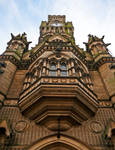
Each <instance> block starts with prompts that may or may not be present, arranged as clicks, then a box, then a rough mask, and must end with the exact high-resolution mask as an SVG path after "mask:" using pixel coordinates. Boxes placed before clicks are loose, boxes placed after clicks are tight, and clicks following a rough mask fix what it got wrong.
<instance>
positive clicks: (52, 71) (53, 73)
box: [49, 62, 57, 76]
mask: <svg viewBox="0 0 115 150" xmlns="http://www.w3.org/2000/svg"><path fill="white" fill-rule="evenodd" d="M56 71H57V67H56V63H55V62H52V63H51V64H50V68H49V75H50V76H56Z"/></svg>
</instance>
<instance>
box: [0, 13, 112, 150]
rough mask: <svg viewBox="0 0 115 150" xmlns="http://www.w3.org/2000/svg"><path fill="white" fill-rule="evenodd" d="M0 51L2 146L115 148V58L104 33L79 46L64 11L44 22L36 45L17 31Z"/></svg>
mask: <svg viewBox="0 0 115 150" xmlns="http://www.w3.org/2000/svg"><path fill="white" fill-rule="evenodd" d="M11 37H12V39H11V40H10V41H9V42H8V47H7V49H6V51H5V52H4V53H3V54H2V55H1V56H0V146H1V149H3V150H9V149H10V150H22V149H23V150H26V149H28V150H105V149H106V150H114V146H115V110H114V109H115V73H114V72H115V70H114V69H115V58H113V57H112V56H111V55H110V54H109V51H108V49H107V46H108V45H109V44H105V43H104V41H103V39H104V36H103V37H102V38H98V37H96V36H93V35H89V39H88V43H84V44H85V45H86V51H84V50H83V49H81V48H80V47H79V46H77V45H76V43H75V39H74V27H73V25H72V22H66V18H65V16H55V15H54V16H48V22H46V21H42V23H41V26H40V37H39V42H38V44H37V45H36V46H35V47H33V48H32V49H31V50H28V46H29V44H30V42H28V41H27V38H26V34H25V33H23V34H22V35H20V34H19V35H17V36H14V35H13V34H11Z"/></svg>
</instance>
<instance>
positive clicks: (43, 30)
mask: <svg viewBox="0 0 115 150" xmlns="http://www.w3.org/2000/svg"><path fill="white" fill-rule="evenodd" d="M73 32H74V27H73V24H72V22H66V20H65V16H60V15H58V16H56V15H49V16H48V22H47V21H42V23H41V25H40V41H43V40H44V39H45V40H46V39H47V37H48V36H51V35H54V34H62V35H65V36H67V37H68V38H72V39H73Z"/></svg>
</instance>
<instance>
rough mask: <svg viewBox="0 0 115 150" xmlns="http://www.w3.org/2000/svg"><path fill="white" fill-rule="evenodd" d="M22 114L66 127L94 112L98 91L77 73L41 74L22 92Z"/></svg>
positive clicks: (38, 120) (40, 122)
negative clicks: (44, 75)
mask: <svg viewBox="0 0 115 150" xmlns="http://www.w3.org/2000/svg"><path fill="white" fill-rule="evenodd" d="M19 107H20V110H21V112H22V114H23V115H24V116H26V117H28V118H29V119H31V120H34V121H35V122H36V123H37V124H41V125H45V126H46V127H47V128H49V129H51V130H57V128H58V120H60V129H61V130H67V129H69V128H70V127H71V126H73V125H80V124H82V122H83V121H85V120H87V119H89V118H90V117H92V116H94V115H95V113H96V111H97V109H98V102H97V97H96V95H95V94H94V93H93V92H92V90H90V89H89V88H88V87H87V86H85V85H84V84H83V83H81V82H80V81H79V80H78V79H77V78H76V77H66V78H65V77H41V78H39V79H38V80H37V81H36V82H34V83H33V84H31V85H30V86H29V87H28V88H27V89H25V90H24V91H23V92H22V93H21V94H20V100H19Z"/></svg>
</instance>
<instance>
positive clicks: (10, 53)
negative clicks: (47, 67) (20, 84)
mask: <svg viewBox="0 0 115 150" xmlns="http://www.w3.org/2000/svg"><path fill="white" fill-rule="evenodd" d="M7 44H8V46H7V48H6V51H5V52H4V53H3V54H2V55H1V56H0V85H2V86H0V105H2V103H3V101H4V100H5V99H6V98H7V93H8V90H9V88H10V86H11V83H12V80H13V78H14V75H15V72H16V70H17V66H18V65H19V64H20V62H21V60H22V56H23V54H24V52H26V51H27V50H28V46H29V44H30V42H27V38H26V34H25V33H23V34H22V35H20V34H19V35H17V36H14V35H13V34H11V40H10V41H9V42H8V43H7Z"/></svg>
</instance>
